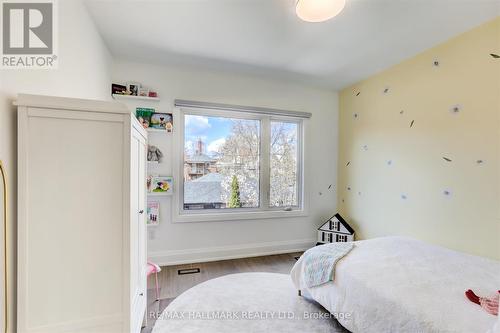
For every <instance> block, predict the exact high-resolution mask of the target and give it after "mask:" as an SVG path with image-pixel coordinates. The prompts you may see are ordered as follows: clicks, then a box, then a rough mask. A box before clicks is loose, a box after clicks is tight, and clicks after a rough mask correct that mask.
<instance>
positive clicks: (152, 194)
mask: <svg viewBox="0 0 500 333" xmlns="http://www.w3.org/2000/svg"><path fill="white" fill-rule="evenodd" d="M171 195H172V193H162V192H159V193H157V192H148V196H151V197H169V196H171Z"/></svg>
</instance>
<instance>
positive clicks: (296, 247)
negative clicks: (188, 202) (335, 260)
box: [148, 239, 316, 266]
mask: <svg viewBox="0 0 500 333" xmlns="http://www.w3.org/2000/svg"><path fill="white" fill-rule="evenodd" d="M315 243H316V239H298V240H292V241H278V242H265V243H251V244H242V245H228V246H219V247H207V248H194V249H186V250H172V251H163V252H150V253H149V254H148V257H149V258H150V260H151V261H153V262H155V263H156V264H158V265H160V266H171V265H181V264H193V263H199V262H209V261H218V260H228V259H240V258H248V257H259V256H265V255H273V254H283V253H292V252H300V251H305V250H307V249H310V248H311V247H313V246H314V244H315Z"/></svg>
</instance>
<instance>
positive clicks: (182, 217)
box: [172, 210, 308, 223]
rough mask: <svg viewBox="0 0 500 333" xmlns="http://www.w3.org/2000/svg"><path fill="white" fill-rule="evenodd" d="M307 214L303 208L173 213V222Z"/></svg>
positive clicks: (261, 218) (280, 217) (282, 217)
mask: <svg viewBox="0 0 500 333" xmlns="http://www.w3.org/2000/svg"><path fill="white" fill-rule="evenodd" d="M305 216H308V213H307V211H305V210H292V211H283V210H271V211H257V212H248V211H247V212H241V213H232V212H231V213H224V212H219V213H192V214H175V213H174V216H173V219H172V220H173V223H186V222H222V221H242V220H266V219H284V218H290V217H305Z"/></svg>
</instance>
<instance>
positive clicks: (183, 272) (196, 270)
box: [177, 268, 200, 275]
mask: <svg viewBox="0 0 500 333" xmlns="http://www.w3.org/2000/svg"><path fill="white" fill-rule="evenodd" d="M199 272H200V269H199V268H186V269H179V270H177V274H179V275H186V274H196V273H199Z"/></svg>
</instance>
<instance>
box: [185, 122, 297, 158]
mask: <svg viewBox="0 0 500 333" xmlns="http://www.w3.org/2000/svg"><path fill="white" fill-rule="evenodd" d="M249 121H251V120H249ZM231 126H232V119H231V118H223V117H207V116H195V115H186V116H185V120H184V142H185V148H186V150H187V152H188V154H190V155H192V154H194V152H195V151H196V142H197V141H198V139H201V140H202V141H203V144H204V145H203V148H204V151H203V153H204V154H207V155H209V156H214V155H216V153H217V152H218V150H219V148H220V147H222V146H223V145H224V143H225V142H226V138H227V137H228V136H229V135H230V133H231ZM282 126H283V125H282ZM284 126H285V127H284V129H285V130H286V131H291V132H295V131H296V130H297V125H296V124H292V123H290V124H286V123H285V125H284Z"/></svg>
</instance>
